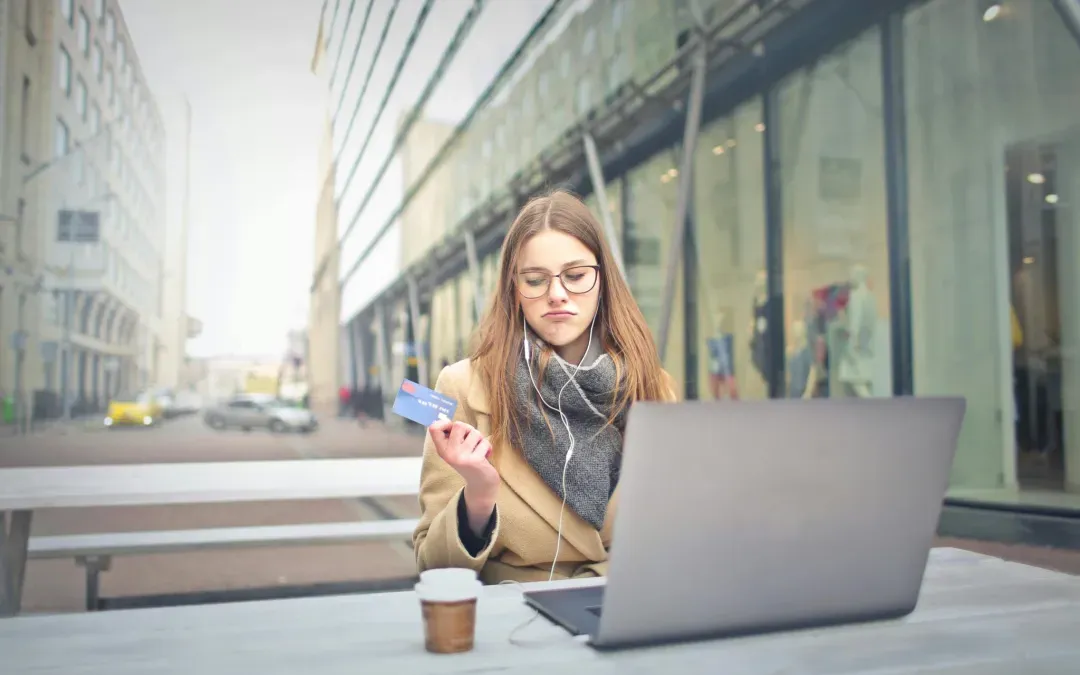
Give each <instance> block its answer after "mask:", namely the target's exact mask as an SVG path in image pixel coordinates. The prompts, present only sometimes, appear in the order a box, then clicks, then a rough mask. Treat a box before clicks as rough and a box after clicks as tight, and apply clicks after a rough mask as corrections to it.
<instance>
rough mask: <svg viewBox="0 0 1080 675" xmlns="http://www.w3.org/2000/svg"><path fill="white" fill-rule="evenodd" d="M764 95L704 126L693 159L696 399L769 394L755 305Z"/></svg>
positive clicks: (760, 263)
mask: <svg viewBox="0 0 1080 675" xmlns="http://www.w3.org/2000/svg"><path fill="white" fill-rule="evenodd" d="M760 122H761V103H760V99H754V100H752V101H750V102H748V103H745V104H744V105H743V106H741V107H740V108H739V109H737V110H736V111H735V112H734V113H733V114H732V115H731V116H730V117H725V118H723V119H720V120H718V121H716V122H713V123H712V124H710V125H709V126H707V127H705V128H703V129H702V130H701V135H700V136H699V138H698V147H697V153H696V157H695V166H694V172H695V181H694V202H695V203H694V223H695V228H694V244H695V245H694V256H695V258H694V261H693V262H694V266H695V267H696V269H697V274H696V285H697V288H696V299H697V302H696V303H695V304H696V311H697V336H696V339H695V340H694V341H693V343H692V347H693V349H695V350H696V351H697V358H696V359H695V360H696V362H697V370H698V373H697V382H698V383H699V385H698V397H699V398H702V399H713V400H722V399H736V398H746V399H757V398H766V397H767V396H768V394H769V387H768V380H767V377H768V374H767V373H766V372H764V371H763V370H762V367H763V363H764V359H763V358H762V357H763V354H764V351H763V349H764V347H765V344H764V342H762V341H760V339H759V338H760V336H761V334H762V330H761V328H762V326H761V325H760V320H759V319H761V318H763V317H758V316H757V312H755V306H756V305H759V304H763V303H762V302H761V301H760V300H759V301H756V300H755V298H761V297H762V296H763V294H764V291H765V288H764V286H765V278H766V277H765V198H764V173H763V171H762V157H763V155H762V134H761V132H759V131H758V130H757V127H758V125H759V124H760Z"/></svg>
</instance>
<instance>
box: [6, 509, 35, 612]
mask: <svg viewBox="0 0 1080 675" xmlns="http://www.w3.org/2000/svg"><path fill="white" fill-rule="evenodd" d="M4 516H5V514H4V512H3V511H0V617H10V616H15V615H17V614H18V613H19V610H20V609H21V608H22V590H23V579H24V578H25V577H26V547H27V544H28V543H29V541H30V523H31V520H32V516H33V511H13V512H12V513H11V518H10V520H11V527H10V529H8V526H7V524H6V522H5V520H6V519H5V517H4Z"/></svg>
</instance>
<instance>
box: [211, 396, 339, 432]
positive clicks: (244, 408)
mask: <svg viewBox="0 0 1080 675" xmlns="http://www.w3.org/2000/svg"><path fill="white" fill-rule="evenodd" d="M203 421H204V422H206V425H207V426H209V427H210V428H212V429H217V430H218V431H223V430H225V429H229V428H234V429H243V430H244V431H251V430H252V429H269V430H270V431H272V432H274V433H286V432H295V431H299V432H301V433H311V432H313V431H315V430H316V429H317V428H318V427H319V422H318V420H316V419H315V415H314V414H312V412H311V411H310V410H305V409H304V408H297V407H296V406H292V405H289V404H288V403H286V402H285V401H281V400H279V399H277V398H275V397H273V396H267V395H260V394H242V395H240V396H235V397H233V398H231V399H229V400H228V401H225V402H224V403H220V404H218V405H215V406H212V407H210V408H207V409H206V410H205V411H204V413H203Z"/></svg>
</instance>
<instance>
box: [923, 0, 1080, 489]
mask: <svg viewBox="0 0 1080 675" xmlns="http://www.w3.org/2000/svg"><path fill="white" fill-rule="evenodd" d="M985 5H986V3H981V2H976V1H974V0H956V1H951V0H950V1H949V2H945V1H944V0H938V1H937V2H933V3H930V4H927V5H924V6H920V7H918V8H916V9H914V10H912V11H910V12H909V13H908V14H907V15H906V17H905V21H904V39H905V49H904V53H905V55H906V56H905V63H904V79H905V81H906V83H907V90H906V100H907V115H906V116H907V137H908V150H907V152H908V162H909V171H908V173H909V178H908V181H909V186H910V236H911V297H912V332H913V335H912V345H913V351H914V379H915V389H916V393H919V394H950V395H960V396H964V397H965V398H966V399H967V413H966V417H965V420H964V428H963V431H962V433H961V438H960V444H959V448H958V451H957V457H956V461H955V463H954V468H953V474H952V491H951V492H952V494H953V496H957V497H966V498H971V499H975V500H993V501H996V500H1007V501H1013V500H1016V499H1021V498H1022V499H1024V500H1028V501H1031V500H1034V501H1040V500H1041V501H1048V502H1050V503H1054V504H1060V503H1061V501H1062V499H1064V498H1063V497H1062V496H1061V495H1060V494H1058V495H1054V494H1044V493H1041V492H1040V491H1041V490H1045V489H1048V488H1049V489H1060V488H1061V487H1063V486H1064V485H1066V484H1068V485H1071V486H1073V488H1074V489H1075V488H1077V487H1080V353H1078V350H1077V347H1078V346H1080V276H1078V274H1077V269H1078V265H1077V261H1078V260H1080V234H1078V233H1080V221H1078V216H1077V210H1076V204H1077V201H1078V199H1080V122H1078V121H1077V120H1078V119H1080V118H1078V117H1077V112H1076V111H1077V110H1080V47H1078V46H1077V43H1076V41H1075V40H1074V39H1073V37H1072V36H1071V35H1070V34H1069V32H1068V31H1067V30H1066V28H1065V25H1064V24H1063V21H1062V18H1061V17H1060V16H1059V15H1058V14H1057V12H1056V11H1055V9H1054V6H1053V3H1050V2H1010V3H1002V4H1001V6H1000V8H999V9H998V11H995V12H987V11H985V10H986V7H985ZM1017 486H1020V487H1022V488H1028V489H1029V491H1028V492H1026V493H1025V494H1020V493H1018V491H1017V490H1016V489H1015V488H1016V487H1017ZM1075 501H1076V502H1078V505H1080V496H1078V497H1077V499H1076V500H1075Z"/></svg>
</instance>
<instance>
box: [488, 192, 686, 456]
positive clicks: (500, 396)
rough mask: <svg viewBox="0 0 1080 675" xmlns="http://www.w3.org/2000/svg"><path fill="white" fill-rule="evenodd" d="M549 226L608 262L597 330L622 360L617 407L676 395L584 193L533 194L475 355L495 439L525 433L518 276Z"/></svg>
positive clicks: (508, 249)
mask: <svg viewBox="0 0 1080 675" xmlns="http://www.w3.org/2000/svg"><path fill="white" fill-rule="evenodd" d="M545 230H555V231H557V232H562V233H564V234H568V235H570V236H571V237H574V238H575V239H577V240H578V241H580V242H581V243H582V244H584V245H585V246H586V248H588V249H589V250H590V251H592V252H593V255H595V256H596V260H597V263H598V264H599V265H600V304H599V307H598V309H597V311H598V312H599V316H597V317H596V318H597V321H596V326H597V328H598V329H599V330H598V332H597V336H598V337H599V338H600V344H601V345H602V346H603V348H604V350H605V351H606V352H607V353H608V354H609V356H610V357H611V359H612V361H613V362H614V364H615V368H616V373H617V375H618V381H619V382H620V383H621V384H622V386H621V387H619V388H618V389H617V391H616V392H614V393H613V395H614V396H616V397H619V398H621V400H617V401H615V405H614V409H615V411H616V414H617V413H618V412H620V411H622V410H626V409H627V408H628V406H629V405H630V404H631V403H632V402H634V401H641V400H647V401H657V400H663V399H665V398H666V397H667V396H668V395H669V392H668V388H669V378H668V377H667V374H666V373H665V372H664V370H663V368H662V366H661V365H660V358H659V356H658V355H657V350H656V344H655V343H654V342H653V337H652V333H651V332H650V331H649V326H648V324H647V323H646V322H645V317H644V315H642V313H641V310H640V309H638V305H637V302H635V301H634V296H633V294H631V292H630V287H629V285H628V284H627V283H626V280H625V279H624V278H623V275H622V272H621V271H620V270H619V266H618V264H616V262H615V258H614V256H612V254H611V249H610V248H609V247H608V243H607V240H606V239H605V238H604V235H603V231H602V229H601V227H600V224H599V223H598V222H597V221H596V217H595V216H593V214H592V212H591V211H589V208H588V207H587V206H585V204H584V203H583V202H582V201H581V200H580V199H578V198H577V197H576V196H574V195H572V194H570V193H569V192H566V191H564V190H556V191H554V192H551V193H549V194H546V195H543V196H540V197H534V198H533V199H532V200H530V201H529V203H527V204H526V205H525V206H524V208H522V209H521V213H519V214H518V216H517V218H516V219H515V220H514V223H513V224H512V225H511V226H510V231H509V232H507V234H506V239H505V240H504V241H503V247H502V255H501V256H500V260H499V279H498V282H497V286H496V289H495V295H494V296H493V298H492V300H491V306H490V307H489V308H488V311H487V312H486V314H485V315H484V317H483V320H482V321H481V322H480V330H479V342H478V343H477V347H476V350H475V352H474V353H473V356H472V360H473V367H474V368H475V369H476V370H477V372H478V373H479V376H480V377H481V378H482V382H483V384H484V386H485V388H486V389H487V394H488V402H489V404H490V406H491V431H492V434H491V435H492V437H491V439H490V440H491V442H492V445H494V446H498V445H499V443H501V442H503V441H508V440H510V439H511V438H512V437H513V436H516V435H517V434H516V432H517V430H518V429H517V425H518V424H519V419H518V417H517V416H516V415H515V414H514V411H515V410H520V407H519V406H518V403H519V402H518V401H516V400H515V399H516V393H515V390H514V384H513V383H514V373H515V370H516V368H517V364H518V362H519V361H520V359H521V358H522V339H523V337H524V333H523V331H524V327H523V325H522V308H521V299H520V298H519V297H518V292H517V286H516V284H515V278H516V276H517V267H518V258H519V256H520V255H521V248H522V247H523V246H524V245H525V243H526V242H527V241H529V239H531V238H532V237H534V236H535V235H536V234H538V233H540V232H543V231H545ZM544 351H545V352H547V350H544ZM545 357H546V358H545ZM547 358H550V354H549V353H545V354H544V355H542V356H541V359H542V360H541V370H540V372H541V373H543V363H544V362H546V360H547ZM511 431H513V432H514V433H513V434H512V433H511Z"/></svg>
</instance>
